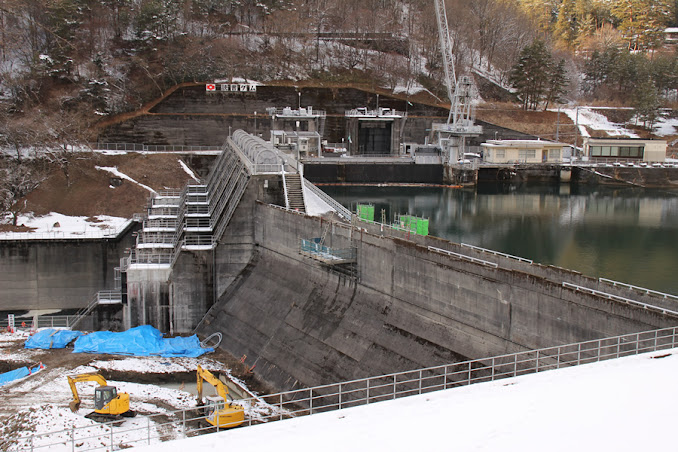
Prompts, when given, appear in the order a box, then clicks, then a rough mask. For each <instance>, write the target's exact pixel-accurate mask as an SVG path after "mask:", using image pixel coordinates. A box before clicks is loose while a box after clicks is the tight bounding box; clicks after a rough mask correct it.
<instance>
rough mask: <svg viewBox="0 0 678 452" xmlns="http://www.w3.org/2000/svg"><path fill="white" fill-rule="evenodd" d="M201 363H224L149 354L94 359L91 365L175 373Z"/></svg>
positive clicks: (211, 367)
mask: <svg viewBox="0 0 678 452" xmlns="http://www.w3.org/2000/svg"><path fill="white" fill-rule="evenodd" d="M198 364H200V365H201V366H202V367H203V368H204V369H207V370H210V371H212V370H221V369H222V367H223V366H222V365H221V364H219V363H217V362H216V361H213V360H209V359H201V360H200V362H199V363H198V360H197V359H196V358H162V357H158V356H149V357H144V358H136V357H130V358H124V359H117V360H115V361H102V360H96V361H92V363H91V365H92V366H93V367H96V368H97V369H101V370H115V371H119V372H141V373H154V374H173V373H177V372H195V369H196V367H197V365H198Z"/></svg>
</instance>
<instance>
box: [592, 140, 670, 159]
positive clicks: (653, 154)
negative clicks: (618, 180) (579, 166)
mask: <svg viewBox="0 0 678 452" xmlns="http://www.w3.org/2000/svg"><path fill="white" fill-rule="evenodd" d="M667 146H668V143H667V142H666V141H665V140H644V139H641V138H589V137H587V138H585V139H584V156H586V157H588V159H589V160H590V161H597V162H608V161H611V162H634V161H638V162H652V163H661V162H664V161H665V160H666V149H667Z"/></svg>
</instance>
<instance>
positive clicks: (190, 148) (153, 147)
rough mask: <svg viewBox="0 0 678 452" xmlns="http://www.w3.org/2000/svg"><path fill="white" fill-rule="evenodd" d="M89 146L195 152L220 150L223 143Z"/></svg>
mask: <svg viewBox="0 0 678 452" xmlns="http://www.w3.org/2000/svg"><path fill="white" fill-rule="evenodd" d="M89 147H90V148H91V149H93V150H96V151H130V152H132V151H133V152H196V151H221V148H222V147H223V144H215V145H212V146H183V145H164V144H159V145H157V144H141V143H89Z"/></svg>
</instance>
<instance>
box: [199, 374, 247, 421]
mask: <svg viewBox="0 0 678 452" xmlns="http://www.w3.org/2000/svg"><path fill="white" fill-rule="evenodd" d="M196 374H197V377H198V387H197V389H198V405H199V406H200V405H203V400H202V382H203V380H204V381H206V382H207V383H209V384H211V385H212V386H214V389H215V390H216V391H217V396H212V397H209V396H208V397H205V400H206V402H205V404H204V410H205V411H204V414H205V421H207V423H209V424H210V425H213V426H215V427H217V428H232V427H237V426H239V425H240V424H242V423H243V422H245V409H244V408H243V407H242V406H239V405H234V404H232V403H230V402H228V398H229V397H228V388H227V387H226V385H225V384H224V383H223V382H222V381H221V380H219V379H218V378H217V377H215V376H214V375H213V374H212V372H210V371H209V370H207V369H203V368H202V367H201V366H198V369H197V371H196Z"/></svg>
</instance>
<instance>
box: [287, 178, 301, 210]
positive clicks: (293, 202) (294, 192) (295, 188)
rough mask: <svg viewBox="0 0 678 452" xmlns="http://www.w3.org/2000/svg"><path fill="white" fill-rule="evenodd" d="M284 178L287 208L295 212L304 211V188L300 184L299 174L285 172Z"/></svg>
mask: <svg viewBox="0 0 678 452" xmlns="http://www.w3.org/2000/svg"><path fill="white" fill-rule="evenodd" d="M283 178H284V180H285V196H286V198H287V199H286V204H287V208H288V209H291V210H295V211H297V212H306V203H305V202H304V190H303V188H302V185H301V176H300V175H299V174H287V175H284V176H283Z"/></svg>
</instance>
